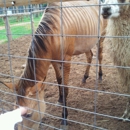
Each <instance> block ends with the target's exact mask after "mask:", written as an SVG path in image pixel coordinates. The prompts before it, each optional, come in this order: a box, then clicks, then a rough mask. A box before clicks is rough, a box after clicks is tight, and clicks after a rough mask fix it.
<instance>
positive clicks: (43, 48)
mask: <svg viewBox="0 0 130 130" xmlns="http://www.w3.org/2000/svg"><path fill="white" fill-rule="evenodd" d="M54 6H55V4H54ZM58 13H59V8H49V7H48V6H47V7H46V9H45V11H44V14H43V16H42V19H41V21H40V23H39V25H38V27H37V30H36V32H35V35H34V36H33V39H32V42H31V45H30V48H29V50H28V59H27V62H26V67H25V70H24V72H23V74H22V76H21V78H22V79H20V80H19V83H18V86H19V90H18V94H19V95H23V96H25V90H26V88H27V87H28V86H30V87H32V86H34V85H35V82H33V81H29V80H35V71H36V69H35V67H36V66H37V62H38V61H37V60H33V58H40V57H41V55H40V54H41V53H42V52H47V50H48V49H47V44H49V41H48V40H47V37H48V36H47V34H53V32H54V31H53V30H57V26H56V24H57V22H58V19H56V18H58V17H55V15H57V16H59V15H58ZM44 34H45V35H44ZM36 79H37V78H36Z"/></svg>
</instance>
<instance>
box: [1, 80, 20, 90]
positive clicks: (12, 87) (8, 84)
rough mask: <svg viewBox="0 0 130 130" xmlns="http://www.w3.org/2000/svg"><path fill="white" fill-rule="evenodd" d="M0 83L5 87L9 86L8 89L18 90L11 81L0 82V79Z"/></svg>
mask: <svg viewBox="0 0 130 130" xmlns="http://www.w3.org/2000/svg"><path fill="white" fill-rule="evenodd" d="M0 83H2V84H4V85H5V86H6V87H7V88H9V89H12V90H14V89H15V90H16V91H17V90H18V87H17V85H16V84H13V83H4V82H1V81H0Z"/></svg>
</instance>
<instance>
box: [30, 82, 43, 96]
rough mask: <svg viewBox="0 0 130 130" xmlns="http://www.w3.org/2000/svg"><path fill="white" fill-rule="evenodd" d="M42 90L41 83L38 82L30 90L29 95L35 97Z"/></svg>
mask: <svg viewBox="0 0 130 130" xmlns="http://www.w3.org/2000/svg"><path fill="white" fill-rule="evenodd" d="M43 89H44V84H43V82H38V83H36V84H35V85H34V86H33V87H31V88H30V90H29V95H35V94H36V93H37V92H40V91H41V90H43Z"/></svg>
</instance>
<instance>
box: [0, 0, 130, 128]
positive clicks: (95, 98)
mask: <svg viewBox="0 0 130 130" xmlns="http://www.w3.org/2000/svg"><path fill="white" fill-rule="evenodd" d="M28 3H29V5H31V1H30V0H29V1H28ZM60 3H61V4H60V17H61V19H60V27H59V28H60V34H44V35H43V34H35V33H34V30H35V29H34V26H33V12H32V10H33V8H31V12H30V22H31V25H30V26H31V30H32V33H31V34H27V33H24V35H26V36H30V35H31V36H32V39H33V38H34V37H35V36H44V37H45V36H53V37H57V38H58V37H60V43H61V48H60V49H61V54H62V55H61V60H52V59H43V58H36V57H35V53H34V48H32V50H33V56H32V57H28V56H21V55H13V54H11V48H10V46H11V44H12V41H10V39H8V42H7V50H8V53H7V54H6V53H2V48H1V47H0V58H8V62H9V70H10V72H9V73H8V74H6V73H2V72H0V80H1V79H2V80H4V79H5V78H9V79H10V82H12V83H13V84H15V81H16V80H25V81H30V82H34V83H35V85H36V90H38V86H37V83H38V82H39V81H38V80H37V76H36V71H37V70H36V64H35V63H36V61H42V62H46V61H49V62H57V63H60V64H61V76H62V84H61V85H60V86H61V87H62V93H63V105H59V104H57V103H54V102H52V101H51V102H49V101H46V100H45V101H43V100H40V99H39V93H36V97H35V98H31V97H25V96H22V95H18V94H17V92H16V90H15V89H14V92H13V93H12V92H10V91H6V89H3V87H4V85H2V84H1V85H0V94H1V95H3V97H2V96H0V112H1V113H4V112H8V111H9V110H12V107H9V108H10V109H8V108H7V109H6V108H5V107H4V105H6V106H8V105H11V106H14V105H16V106H19V104H15V103H14V102H12V101H8V100H7V99H6V98H4V96H7V95H8V96H10V97H11V96H12V97H15V98H13V101H17V102H18V99H17V97H21V98H25V99H28V100H30V101H36V102H38V110H35V109H32V108H28V109H29V110H31V111H33V112H37V113H39V115H40V121H35V120H32V119H31V118H26V119H27V120H29V121H31V122H33V123H37V124H40V126H39V129H45V130H51V129H54V130H61V129H64V128H60V127H58V126H57V125H55V124H51V123H50V122H51V121H52V120H55V121H56V122H55V123H57V121H58V123H59V125H60V120H64V121H68V122H69V124H68V126H69V125H71V126H72V125H73V126H74V127H73V128H74V129H75V130H79V127H77V124H78V125H80V126H84V127H81V128H80V129H83V130H96V129H97V130H107V129H110V128H109V124H108V123H107V125H104V124H103V121H104V118H105V119H106V118H107V120H105V121H104V122H109V123H111V122H112V121H113V120H116V121H119V120H123V118H122V117H120V115H119V116H117V115H116V114H115V115H110V113H108V112H106V113H104V110H103V112H102V113H100V112H98V109H99V108H98V107H99V106H98V102H99V100H98V95H99V94H102V95H103V96H104V97H107V95H109V96H116V97H120V98H128V97H130V95H129V94H124V93H123V92H112V91H107V90H100V89H99V81H98V71H99V69H98V68H99V66H101V67H103V70H104V69H107V68H108V69H114V68H121V69H130V67H129V66H116V65H111V64H104V63H102V64H99V61H98V57H99V40H100V38H102V37H105V38H130V36H101V35H100V17H99V18H98V34H97V35H71V34H64V33H63V26H62V25H63V9H64V8H78V7H90V6H99V8H100V7H101V6H103V5H102V4H101V2H100V1H99V3H98V5H95V4H93V5H81V6H80V5H79V6H66V7H65V6H63V5H62V3H63V2H62V0H60ZM4 4H5V5H6V1H4ZM126 4H127V5H128V4H129V3H125V4H124V5H126ZM119 5H122V4H119ZM47 8H48V7H47ZM49 8H57V7H53V6H52V7H49ZM58 8H59V7H58ZM14 10H15V9H14ZM5 12H6V17H8V16H7V9H6V11H5ZM99 14H101V10H100V9H99ZM8 28H9V27H8V24H7V29H8ZM0 35H5V34H4V33H0ZM6 35H7V37H8V36H9V35H21V34H18V33H13V34H9V33H8V32H7V34H6ZM65 37H81V38H82V37H83V38H84V37H89V38H92V37H93V38H98V43H97V47H96V58H95V59H96V63H86V62H81V61H64V50H63V49H64V46H65V45H64V38H65ZM18 44H19V43H18ZM33 44H34V43H33ZM0 46H2V45H0ZM32 47H34V45H32ZM13 58H16V59H18V60H22V59H24V60H27V59H30V60H33V71H34V79H27V78H23V77H20V76H16V75H15V74H14V72H13V67H12V59H13ZM104 58H105V57H104ZM65 63H68V64H72V65H82V66H87V65H90V66H91V67H95V70H94V71H95V80H94V81H93V82H94V87H93V88H88V87H87V85H88V84H87V83H86V85H85V87H80V85H79V86H78V85H77V86H76V85H75V86H72V85H65V83H64V70H63V69H64V64H65ZM16 64H17V63H16ZM0 69H1V68H0ZM90 69H91V68H90ZM73 75H76V74H73ZM90 75H91V74H90ZM103 78H104V77H103ZM70 79H71V77H70ZM71 80H73V81H74V82H75V79H71ZM87 80H90V79H87ZM113 80H114V79H113ZM5 81H6V80H5ZM79 82H80V80H79ZM0 83H1V82H0ZM43 84H45V85H46V86H53V87H54V89H55V88H56V87H57V86H58V85H59V84H58V83H54V82H51V81H44V82H43ZM106 85H107V84H106ZM65 88H69V89H73V90H77V91H84V92H91V93H94V94H93V95H92V96H93V97H92V98H93V104H94V105H93V111H92V109H91V110H89V109H84V106H83V107H82V108H78V107H72V106H71V105H70V106H66V101H65ZM50 91H51V90H50ZM74 92H75V91H73V93H74ZM45 95H46V92H45ZM89 96H90V95H89ZM51 98H53V96H52V97H51ZM73 98H74V99H75V97H73ZM74 99H73V100H74ZM86 100H87V98H86ZM106 100H107V99H106ZM79 102H82V101H79ZM40 103H45V104H46V105H47V106H49V105H51V106H52V107H56V108H57V111H59V110H58V109H59V108H60V109H63V112H64V117H61V116H59V114H58V115H56V114H54V115H53V114H50V113H51V112H50V111H48V110H46V111H45V112H42V111H41V109H40ZM3 104H4V105H3ZM84 105H87V104H85V103H84ZM112 107H113V106H112ZM48 108H49V107H48ZM66 108H67V109H68V110H69V111H71V110H72V111H75V112H76V113H80V112H81V113H84V115H85V114H88V115H91V116H88V117H89V118H91V119H93V121H92V123H90V122H82V121H81V120H82V119H81V120H80V121H77V120H76V119H74V118H73V119H72V118H71V113H69V116H70V117H68V118H67V119H66V117H65V115H66ZM109 108H110V107H109ZM109 108H106V109H107V110H108V111H110V110H109ZM116 109H117V108H116ZM119 109H120V108H119ZM121 110H122V109H121ZM117 111H118V110H117ZM121 112H123V111H121ZM57 113H58V112H57ZM43 114H44V116H45V118H43V120H42V116H41V115H43ZM60 114H62V113H60ZM77 116H78V114H77ZM88 117H87V115H86V119H87V118H88ZM24 118H25V117H23V119H24ZM79 118H82V117H79ZM98 118H99V119H98ZM100 118H101V119H102V123H98V120H100ZM44 119H45V120H47V121H45V122H44ZM112 119H113V120H112ZM84 120H85V119H84ZM110 120H111V121H110ZM126 121H128V122H129V121H130V120H129V119H126ZM20 125H21V127H23V130H24V128H26V129H28V130H33V129H32V128H29V127H27V126H25V125H23V124H22V123H21V124H20ZM124 125H126V124H125V123H124ZM127 125H128V124H127ZM86 128H87V129H86ZM16 129H17V128H16ZM114 129H118V128H114V127H113V130H114ZM69 130H73V129H69Z"/></svg>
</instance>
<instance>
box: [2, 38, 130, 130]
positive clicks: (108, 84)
mask: <svg viewBox="0 0 130 130" xmlns="http://www.w3.org/2000/svg"><path fill="white" fill-rule="evenodd" d="M30 41H31V36H24V37H21V38H19V39H16V40H13V41H12V42H11V43H10V46H8V44H2V45H0V54H9V53H10V54H11V55H15V56H27V50H28V47H29V44H30ZM8 48H10V52H8ZM93 52H94V58H93V63H96V58H95V57H96V47H95V48H94V49H93ZM103 57H104V58H103V64H106V65H113V63H112V62H111V60H110V58H109V57H108V54H107V53H106V50H104V53H103ZM10 59H11V67H12V71H11V70H10V62H9V57H4V56H0V73H2V74H6V75H10V74H11V75H12V74H13V75H15V76H18V77H20V75H21V74H22V72H23V68H22V67H21V66H22V65H23V64H24V63H25V61H26V59H22V58H13V57H10ZM72 61H76V62H79V63H78V64H72V65H71V72H70V77H69V86H75V87H78V88H87V89H95V87H96V89H98V90H102V91H104V92H106V91H107V92H116V93H126V88H123V86H122V85H121V83H120V79H119V76H118V72H117V70H116V69H115V68H108V67H103V81H102V82H101V83H98V81H96V67H95V66H91V69H90V77H89V78H88V79H87V82H86V83H85V84H82V83H81V81H82V77H83V74H84V71H85V67H86V66H85V65H81V64H80V62H86V57H85V54H82V55H78V56H74V57H73V58H72ZM14 80H15V82H17V79H16V78H15V79H14ZM0 81H4V82H10V81H11V79H10V78H9V77H3V76H1V75H0ZM46 81H47V82H51V83H57V82H56V78H55V73H54V70H53V67H52V66H50V68H49V72H48V75H47V78H46ZM0 90H1V91H0V99H2V100H3V101H6V102H0V108H1V109H5V110H11V109H12V105H11V104H8V103H7V102H13V101H14V100H15V98H14V97H13V98H12V96H11V95H9V94H7V93H4V92H2V91H5V92H11V91H10V90H9V89H7V88H6V87H5V86H4V85H2V84H0ZM95 98H96V99H95ZM57 100H58V87H57V86H53V85H48V84H47V85H46V88H45V101H47V102H51V103H57ZM126 102H127V98H125V97H120V96H117V95H112V94H104V93H94V92H91V91H87V90H79V89H73V88H70V89H69V95H68V98H67V106H69V107H72V108H77V109H82V110H86V111H91V112H94V111H96V112H97V113H101V114H105V115H110V116H116V117H121V116H122V114H123V111H124V110H125V107H126ZM95 103H96V106H95ZM95 109H96V110H95ZM1 111H2V110H0V112H1ZM61 112H62V108H61V107H58V106H54V105H49V104H47V109H46V113H49V114H51V115H53V116H58V117H61ZM68 112H69V116H68V119H69V120H74V121H78V122H82V123H86V124H89V125H93V124H94V123H93V122H94V119H96V126H98V127H102V128H104V129H108V130H129V129H130V123H129V122H123V121H119V120H117V119H112V118H108V117H103V116H94V115H93V114H89V113H85V112H82V111H77V110H71V109H68ZM42 121H43V122H44V123H45V124H48V125H51V126H54V127H57V128H59V127H60V119H56V118H51V117H49V116H46V115H45V116H44V118H43V120H42ZM68 126H69V130H93V128H92V127H88V126H85V125H83V124H78V123H73V122H70V121H69V122H68ZM41 127H42V128H44V130H53V129H52V128H50V127H47V126H45V125H44V126H41Z"/></svg>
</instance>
